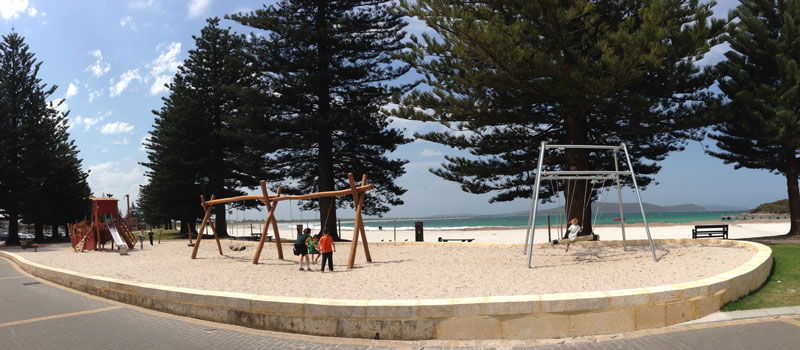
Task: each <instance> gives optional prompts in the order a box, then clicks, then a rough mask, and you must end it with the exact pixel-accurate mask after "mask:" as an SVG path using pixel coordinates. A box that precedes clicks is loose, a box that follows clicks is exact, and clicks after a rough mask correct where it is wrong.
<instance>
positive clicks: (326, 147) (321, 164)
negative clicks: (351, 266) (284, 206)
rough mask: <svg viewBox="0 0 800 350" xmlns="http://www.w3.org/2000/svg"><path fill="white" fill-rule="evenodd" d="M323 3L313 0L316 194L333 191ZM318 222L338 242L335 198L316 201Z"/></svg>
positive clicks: (326, 22) (328, 42) (326, 27)
mask: <svg viewBox="0 0 800 350" xmlns="http://www.w3.org/2000/svg"><path fill="white" fill-rule="evenodd" d="M327 6H328V2H327V1H321V0H319V1H317V13H316V15H315V18H314V20H315V22H316V30H317V32H316V35H317V69H318V73H317V74H318V76H317V78H318V81H317V84H316V86H317V91H316V95H317V99H318V102H319V103H318V106H319V107H318V108H319V109H318V115H317V116H316V117H317V120H316V122H317V125H320V127H319V129H318V131H319V153H318V160H317V165H318V169H319V179H318V182H317V184H318V186H319V191H333V190H335V189H336V188H335V186H336V183H335V181H334V178H333V177H334V171H333V130H331V123H332V121H331V120H332V119H333V117H332V116H331V115H330V110H331V106H330V105H331V97H330V85H331V77H330V71H329V70H330V68H329V67H330V61H331V57H330V55H331V54H330V50H329V46H330V45H331V43H330V33H329V32H328V27H329V26H330V24H329V23H328V19H327V13H326V12H327ZM319 223H320V227H322V228H323V229H324V228H327V229H328V233H330V235H331V236H332V237H333V240H334V241H339V240H341V237H339V232H338V231H337V230H336V198H334V197H325V198H320V199H319Z"/></svg>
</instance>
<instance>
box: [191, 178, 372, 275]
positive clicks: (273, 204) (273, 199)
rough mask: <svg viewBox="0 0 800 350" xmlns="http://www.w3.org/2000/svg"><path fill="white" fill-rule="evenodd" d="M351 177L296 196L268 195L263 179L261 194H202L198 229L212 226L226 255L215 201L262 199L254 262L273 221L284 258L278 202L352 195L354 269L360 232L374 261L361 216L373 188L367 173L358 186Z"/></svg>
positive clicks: (349, 264)
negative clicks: (345, 183)
mask: <svg viewBox="0 0 800 350" xmlns="http://www.w3.org/2000/svg"><path fill="white" fill-rule="evenodd" d="M347 177H348V180H349V182H350V188H349V189H344V190H338V191H326V192H314V193H309V194H303V195H295V196H281V188H280V187H278V189H277V190H276V192H275V195H269V194H268V193H267V183H266V181H264V180H261V182H260V185H261V195H245V196H237V197H229V198H219V199H215V198H214V195H211V198H210V200H208V201H206V200H205V197H204V196H202V195H201V196H200V205H201V206H202V207H203V210H204V212H205V215H204V217H203V222H202V224H201V225H200V230H199V232H203V231H205V229H206V227H207V226H208V227H210V228H211V232H213V234H214V239H215V240H216V241H217V249H218V250H219V254H220V255H224V254H223V253H222V244H221V243H220V241H219V236H218V235H217V229H216V227H215V226H214V223H213V221H211V212H212V209H213V208H214V206H215V205H225V204H226V203H234V202H241V201H247V200H257V201H261V203H263V204H264V205H266V207H267V211H268V214H267V218H266V219H265V220H264V226H263V228H262V230H261V239H260V240H259V243H258V248H257V249H256V252H255V255H254V256H253V264H258V260H259V258H260V257H261V251H262V250H263V248H264V241H265V239H266V238H267V233H268V232H269V227H270V225H271V226H272V229H273V230H274V231H275V244H276V246H277V248H278V249H277V250H278V259H281V260H283V247H282V245H281V236H280V232H279V231H278V220H277V219H276V218H275V209H276V208H277V206H278V202H281V201H286V200H305V199H312V198H322V197H337V196H348V195H352V196H353V201H354V202H355V210H356V215H355V225H354V226H353V227H354V230H353V240H352V242H351V244H350V245H351V247H350V255H349V257H348V260H347V268H348V269H352V268H353V265H354V264H355V258H356V251H357V248H358V238H359V235H360V236H361V240H362V241H363V243H362V245H363V246H364V255H365V256H366V259H367V261H368V262H372V256H371V255H370V254H369V246H368V243H367V234H366V231H365V229H364V220H363V218H362V217H361V211H362V208H363V206H364V199H365V196H366V193H367V192H368V191H370V190H372V189H373V186H372V185H371V184H367V175H366V174H364V175H363V176H362V177H361V185H360V186H356V183H355V179H354V178H353V174H352V173H349V174H347ZM202 239H203V235H202V234H198V235H197V240H196V241H195V242H194V249H193V250H192V259H197V251H198V249H199V248H200V242H201V241H202Z"/></svg>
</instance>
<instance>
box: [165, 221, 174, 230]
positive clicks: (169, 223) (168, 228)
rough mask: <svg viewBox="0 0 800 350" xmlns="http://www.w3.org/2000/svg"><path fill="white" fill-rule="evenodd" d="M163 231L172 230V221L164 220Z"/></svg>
mask: <svg viewBox="0 0 800 350" xmlns="http://www.w3.org/2000/svg"><path fill="white" fill-rule="evenodd" d="M164 229H165V230H171V229H172V219H164Z"/></svg>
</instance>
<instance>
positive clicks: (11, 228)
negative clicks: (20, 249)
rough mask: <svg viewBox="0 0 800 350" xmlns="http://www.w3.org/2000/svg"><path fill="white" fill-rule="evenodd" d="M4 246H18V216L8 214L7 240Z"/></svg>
mask: <svg viewBox="0 0 800 350" xmlns="http://www.w3.org/2000/svg"><path fill="white" fill-rule="evenodd" d="M6 245H19V214H17V213H16V212H8V238H7V239H6Z"/></svg>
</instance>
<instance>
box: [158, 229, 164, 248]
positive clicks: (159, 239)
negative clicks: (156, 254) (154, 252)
mask: <svg viewBox="0 0 800 350" xmlns="http://www.w3.org/2000/svg"><path fill="white" fill-rule="evenodd" d="M162 233H164V229H163V228H162V229H161V230H160V231H158V244H161V234H162Z"/></svg>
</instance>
